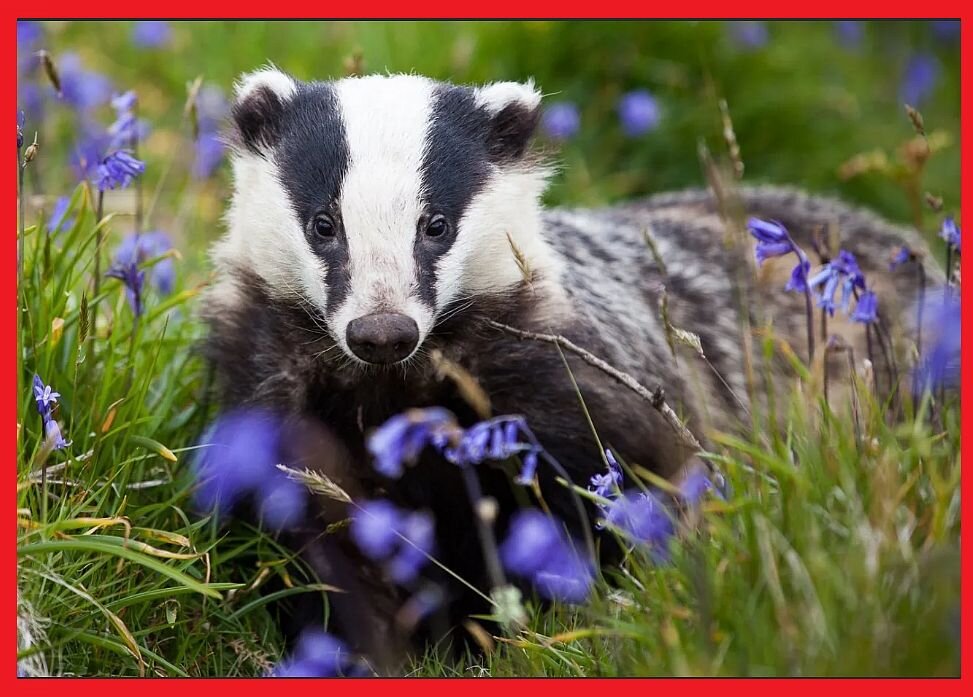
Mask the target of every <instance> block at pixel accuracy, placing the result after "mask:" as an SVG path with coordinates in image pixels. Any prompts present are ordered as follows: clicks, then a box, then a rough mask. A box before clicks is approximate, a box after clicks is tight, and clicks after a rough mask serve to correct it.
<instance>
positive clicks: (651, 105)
mask: <svg viewBox="0 0 973 697" xmlns="http://www.w3.org/2000/svg"><path fill="white" fill-rule="evenodd" d="M618 118H619V119H620V120H621V122H622V130H623V131H624V132H625V135H627V136H629V137H633V138H634V137H636V136H640V135H643V134H645V133H648V132H649V131H651V130H653V129H654V128H655V127H656V126H658V125H659V118H660V111H659V103H658V102H657V101H656V98H655V97H653V96H652V95H651V94H650V93H649V91H648V90H632V91H631V92H628V93H627V94H625V95H624V96H622V98H621V99H620V100H619V102H618Z"/></svg>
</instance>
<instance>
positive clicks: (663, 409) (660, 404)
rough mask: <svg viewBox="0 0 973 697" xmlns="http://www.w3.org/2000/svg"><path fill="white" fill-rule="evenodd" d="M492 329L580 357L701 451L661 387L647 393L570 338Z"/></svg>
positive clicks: (502, 326) (497, 325) (507, 328)
mask: <svg viewBox="0 0 973 697" xmlns="http://www.w3.org/2000/svg"><path fill="white" fill-rule="evenodd" d="M487 323H488V324H490V325H491V326H492V327H495V328H496V329H499V330H501V331H504V332H506V333H508V334H511V335H513V336H516V337H517V338H519V339H529V340H531V341H543V342H545V343H548V344H554V345H555V346H560V347H561V348H564V349H567V350H568V351H570V352H571V353H573V354H575V355H576V356H578V357H579V358H581V359H582V360H583V361H584V362H585V363H588V364H590V365H593V366H594V367H596V368H598V369H599V370H600V371H602V372H603V373H606V374H607V375H610V376H611V377H613V378H614V379H615V380H617V381H618V382H620V383H622V384H623V385H625V387H627V388H629V389H630V390H632V391H633V392H635V394H637V395H639V396H640V397H642V399H644V400H645V401H647V402H648V403H649V404H651V405H652V407H653V408H654V409H655V410H656V411H658V412H659V414H660V415H661V416H662V418H663V419H665V421H666V423H667V424H669V427H670V428H672V430H673V431H675V433H676V435H677V436H679V438H680V439H681V440H682V441H683V443H685V444H686V445H687V446H689V447H690V448H692V449H693V450H695V451H699V450H702V449H703V446H702V445H700V443H699V441H698V440H696V436H694V435H693V434H692V432H691V431H690V430H689V429H688V428H686V425H685V424H684V423H683V422H682V421H681V420H680V419H679V416H678V415H677V414H676V412H674V411H673V410H672V407H670V406H669V404H668V403H667V402H666V394H665V390H664V389H663V388H662V386H661V385H659V386H657V387H656V388H655V389H654V390H650V389H648V388H647V387H645V386H644V385H643V384H642V383H640V382H639V381H638V380H636V379H635V378H634V377H632V376H631V375H629V374H628V373H625V372H622V371H621V370H618V369H617V368H615V367H613V366H611V365H610V364H608V363H607V362H605V361H604V360H602V359H601V358H599V357H598V356H596V355H594V354H593V353H591V352H590V351H586V350H585V349H583V348H581V347H580V346H578V345H577V344H575V343H574V342H572V341H571V340H570V339H566V338H564V337H563V336H561V335H560V334H539V333H537V332H529V331H525V330H523V329H517V328H516V327H511V326H510V325H509V324H503V323H502V322H494V321H493V320H488V322H487Z"/></svg>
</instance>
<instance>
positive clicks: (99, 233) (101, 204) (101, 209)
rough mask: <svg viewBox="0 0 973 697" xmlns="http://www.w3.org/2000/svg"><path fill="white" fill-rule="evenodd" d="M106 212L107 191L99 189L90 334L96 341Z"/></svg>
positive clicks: (96, 211)
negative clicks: (103, 222) (103, 223)
mask: <svg viewBox="0 0 973 697" xmlns="http://www.w3.org/2000/svg"><path fill="white" fill-rule="evenodd" d="M104 213H105V192H104V191H101V190H100V189H99V190H98V207H97V209H96V210H95V226H96V230H95V292H94V297H93V298H92V300H93V302H92V303H91V332H90V333H89V334H88V336H90V337H91V338H92V341H94V336H95V329H96V326H97V322H98V291H99V290H101V243H102V237H103V235H104V231H103V229H102V227H101V218H102V216H103V215H104Z"/></svg>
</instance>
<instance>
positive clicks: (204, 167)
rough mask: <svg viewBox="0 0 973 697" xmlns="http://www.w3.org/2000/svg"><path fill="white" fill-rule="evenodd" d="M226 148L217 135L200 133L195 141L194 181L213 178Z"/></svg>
mask: <svg viewBox="0 0 973 697" xmlns="http://www.w3.org/2000/svg"><path fill="white" fill-rule="evenodd" d="M225 153H226V146H225V145H224V144H223V139H222V138H221V137H220V136H219V134H218V133H215V132H214V133H208V132H201V133H200V134H199V138H197V139H196V157H195V159H194V160H193V176H194V177H196V179H208V178H209V177H211V176H213V172H215V171H216V169H217V167H219V166H220V163H221V162H223V156H224V154H225Z"/></svg>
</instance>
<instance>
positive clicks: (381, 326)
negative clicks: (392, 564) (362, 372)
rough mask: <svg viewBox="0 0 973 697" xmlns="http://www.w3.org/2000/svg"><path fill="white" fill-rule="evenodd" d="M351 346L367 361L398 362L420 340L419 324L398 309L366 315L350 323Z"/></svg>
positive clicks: (348, 333)
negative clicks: (397, 310) (397, 311)
mask: <svg viewBox="0 0 973 697" xmlns="http://www.w3.org/2000/svg"><path fill="white" fill-rule="evenodd" d="M345 338H346V340H347V341H348V348H350V349H351V352H352V353H354V354H355V355H356V356H358V358H360V359H362V360H363V361H365V362H366V363H385V364H387V363H398V362H399V361H401V360H403V359H405V358H407V357H409V356H410V355H411V354H412V352H413V351H414V350H415V348H416V344H418V343H419V325H417V324H416V323H415V320H413V319H412V318H411V317H407V316H406V315H401V314H398V313H396V312H382V313H376V314H373V315H365V316H364V317H359V318H358V319H353V320H352V321H351V322H349V323H348V329H347V331H346V332H345Z"/></svg>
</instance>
